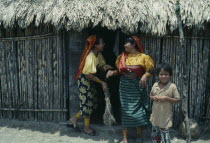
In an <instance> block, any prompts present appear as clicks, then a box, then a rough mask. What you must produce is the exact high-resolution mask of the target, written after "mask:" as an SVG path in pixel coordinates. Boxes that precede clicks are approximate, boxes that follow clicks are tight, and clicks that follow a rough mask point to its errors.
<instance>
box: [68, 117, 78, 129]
mask: <svg viewBox="0 0 210 143" xmlns="http://www.w3.org/2000/svg"><path fill="white" fill-rule="evenodd" d="M69 120H70V122H71V124H72V125H73V126H74V128H76V127H77V121H78V119H77V118H76V117H72V118H70V119H69Z"/></svg>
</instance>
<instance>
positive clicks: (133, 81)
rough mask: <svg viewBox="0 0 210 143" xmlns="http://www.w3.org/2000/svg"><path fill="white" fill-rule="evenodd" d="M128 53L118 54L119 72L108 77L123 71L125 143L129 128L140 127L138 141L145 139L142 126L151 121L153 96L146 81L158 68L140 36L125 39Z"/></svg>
mask: <svg viewBox="0 0 210 143" xmlns="http://www.w3.org/2000/svg"><path fill="white" fill-rule="evenodd" d="M124 47H125V52H123V53H122V54H121V55H120V56H118V58H117V60H116V67H117V68H118V69H117V70H115V71H108V73H107V75H106V77H107V78H108V77H110V76H113V75H117V74H120V75H121V78H120V91H119V93H120V102H121V114H122V116H121V118H122V126H123V137H124V138H123V143H127V128H128V127H136V128H137V142H141V141H140V140H141V139H140V137H141V126H145V125H148V124H149V114H148V113H147V111H148V110H147V109H148V106H149V105H148V101H149V98H148V96H147V95H146V88H145V87H146V81H147V78H148V77H149V76H150V71H151V70H152V69H153V67H154V63H153V60H152V59H151V58H150V56H148V55H146V54H144V51H143V49H142V45H141V42H140V39H139V38H138V37H136V36H131V37H129V38H127V39H126V40H125V44H124Z"/></svg>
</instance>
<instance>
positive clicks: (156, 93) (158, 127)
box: [150, 63, 180, 143]
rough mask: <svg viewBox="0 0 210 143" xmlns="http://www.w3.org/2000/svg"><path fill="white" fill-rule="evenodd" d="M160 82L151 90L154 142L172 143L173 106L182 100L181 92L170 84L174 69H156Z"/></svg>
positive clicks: (166, 67)
mask: <svg viewBox="0 0 210 143" xmlns="http://www.w3.org/2000/svg"><path fill="white" fill-rule="evenodd" d="M156 74H157V76H158V80H159V81H158V82H156V83H155V84H154V85H153V87H152V90H151V93H150V98H151V100H153V106H152V114H151V116H150V121H151V123H152V126H153V127H152V134H151V137H152V142H153V143H160V142H161V141H162V143H171V139H170V135H169V128H170V127H171V126H172V117H173V112H172V104H173V103H178V102H179V100H180V96H179V92H178V90H177V87H176V85H175V84H174V83H171V82H170V78H171V76H172V68H171V66H170V65H169V64H165V63H163V64H161V65H159V66H158V68H157V69H156Z"/></svg>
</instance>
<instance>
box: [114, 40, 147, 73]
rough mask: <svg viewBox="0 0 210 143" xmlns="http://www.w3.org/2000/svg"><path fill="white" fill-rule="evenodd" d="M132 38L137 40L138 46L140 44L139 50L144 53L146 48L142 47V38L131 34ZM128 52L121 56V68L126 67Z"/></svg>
mask: <svg viewBox="0 0 210 143" xmlns="http://www.w3.org/2000/svg"><path fill="white" fill-rule="evenodd" d="M131 38H132V39H133V40H134V41H135V42H136V44H137V46H138V51H139V52H141V53H144V50H143V48H142V44H141V41H140V39H139V38H138V37H137V36H131ZM127 54H128V53H126V52H123V53H122V54H121V56H120V61H119V65H118V68H119V70H120V69H121V68H125V60H126V57H127Z"/></svg>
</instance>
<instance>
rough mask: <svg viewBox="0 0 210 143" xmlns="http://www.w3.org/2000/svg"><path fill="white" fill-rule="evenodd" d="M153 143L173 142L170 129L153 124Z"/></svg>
mask: <svg viewBox="0 0 210 143" xmlns="http://www.w3.org/2000/svg"><path fill="white" fill-rule="evenodd" d="M151 138H152V143H159V142H160V141H162V143H171V137H170V134H169V129H163V128H160V127H158V126H152V134H151Z"/></svg>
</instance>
